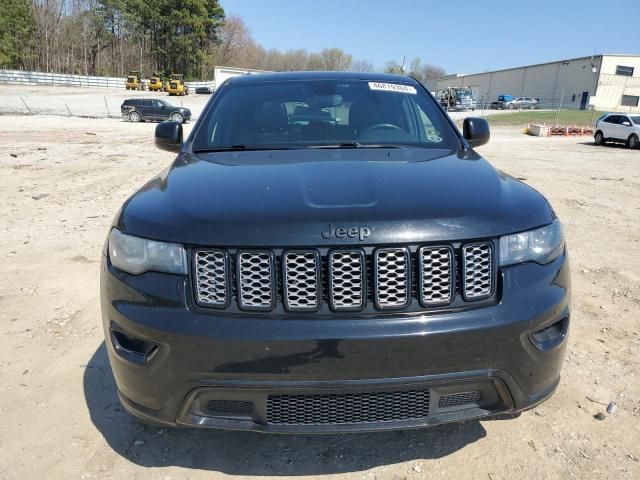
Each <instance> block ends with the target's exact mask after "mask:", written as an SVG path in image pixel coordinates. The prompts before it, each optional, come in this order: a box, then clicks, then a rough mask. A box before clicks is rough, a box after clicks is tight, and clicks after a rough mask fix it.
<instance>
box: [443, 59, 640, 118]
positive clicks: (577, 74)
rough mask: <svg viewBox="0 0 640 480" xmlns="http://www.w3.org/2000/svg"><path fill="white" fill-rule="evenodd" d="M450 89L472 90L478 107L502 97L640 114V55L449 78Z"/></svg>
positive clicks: (446, 83)
mask: <svg viewBox="0 0 640 480" xmlns="http://www.w3.org/2000/svg"><path fill="white" fill-rule="evenodd" d="M447 87H469V88H471V89H472V91H473V96H474V97H475V99H476V101H477V102H478V104H489V103H491V102H493V101H495V100H497V99H498V96H499V95H512V96H514V97H531V98H537V99H538V100H539V102H540V108H557V107H561V108H569V109H582V110H585V109H595V110H603V111H629V112H640V55H617V54H605V55H594V56H590V57H581V58H572V59H569V60H560V61H557V62H549V63H540V64H537V65H530V66H526V67H517V68H507V69H504V70H496V71H493V72H484V73H475V74H471V75H462V74H455V75H445V76H443V77H440V78H439V79H437V80H436V82H435V90H436V95H439V94H440V92H441V91H442V90H444V89H445V88H447Z"/></svg>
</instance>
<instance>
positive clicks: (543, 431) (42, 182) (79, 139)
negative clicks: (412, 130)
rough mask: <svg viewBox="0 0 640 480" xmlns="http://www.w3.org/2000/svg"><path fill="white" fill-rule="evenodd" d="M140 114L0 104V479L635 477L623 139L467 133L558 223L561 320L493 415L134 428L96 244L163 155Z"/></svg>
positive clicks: (638, 297) (639, 383)
mask: <svg viewBox="0 0 640 480" xmlns="http://www.w3.org/2000/svg"><path fill="white" fill-rule="evenodd" d="M153 129H154V126H153V125H152V124H130V123H126V122H121V121H119V120H115V119H106V120H86V119H75V118H62V117H44V116H34V117H29V116H0V169H1V170H0V178H1V179H2V180H1V181H0V214H1V218H2V224H1V227H2V232H1V235H0V255H1V257H2V262H1V263H0V342H1V343H0V378H1V379H2V389H3V391H2V394H1V395H0V478H2V479H21V480H22V479H31V478H47V479H65V480H66V479H72V478H83V479H85V478H136V479H146V478H154V479H157V478H162V479H178V478H180V479H182V478H209V479H210V478H222V477H223V476H225V475H241V476H257V477H274V476H307V477H309V478H317V477H320V476H323V478H324V476H325V475H326V476H330V477H332V478H338V477H339V478H351V479H356V478H357V479H361V478H362V479H375V478H392V479H396V478H397V479H404V478H409V479H412V478H459V479H466V478H474V479H478V478H479V479H493V480H497V479H508V478H536V479H543V478H563V479H564V478H577V479H591V478H593V479H595V478H598V479H600V478H616V479H620V478H628V479H632V478H640V378H639V377H640V323H639V320H638V318H639V314H640V255H639V254H638V251H639V250H640V226H639V225H640V151H629V150H626V149H623V148H617V147H604V148H600V147H595V146H594V145H593V144H592V143H591V141H590V139H588V138H587V139H585V138H550V139H541V138H533V137H526V136H524V135H522V134H521V133H520V131H519V130H518V129H515V128H510V127H502V128H499V129H495V130H494V135H493V139H492V141H491V142H490V143H489V144H488V145H487V146H484V147H481V149H480V150H481V152H482V153H483V154H485V155H486V156H487V157H488V158H489V159H490V160H492V161H493V163H494V164H495V165H496V166H497V167H499V168H501V169H504V170H506V171H507V172H508V173H510V174H512V175H514V176H517V177H521V178H523V179H525V180H526V181H527V182H528V183H530V184H531V185H533V186H534V187H536V188H538V189H539V190H540V191H541V192H543V193H544V194H545V195H547V196H548V198H550V200H551V201H552V203H553V205H554V207H555V209H556V211H557V213H558V214H559V216H560V217H561V218H562V219H563V221H564V224H565V228H566V234H567V237H568V242H569V246H570V249H571V256H572V266H573V283H574V300H573V318H572V321H573V323H572V327H571V332H570V348H569V353H568V356H567V359H566V362H565V367H564V376H563V379H562V382H561V384H560V386H559V389H558V391H557V393H556V394H555V395H554V396H553V397H552V398H551V399H550V400H549V401H547V402H546V403H544V404H542V405H541V406H539V407H538V408H536V409H535V410H533V411H530V412H527V413H524V414H522V415H521V416H520V417H518V418H515V419H510V420H494V421H480V422H478V421H470V422H467V423H464V424H453V425H445V426H440V427H434V428H431V429H427V430H420V431H407V432H394V433H383V434H359V435H336V436H320V437H307V436H269V435H259V434H250V433H236V432H219V431H201V430H197V431H196V430H186V429H176V430H165V429H156V428H144V429H143V428H141V427H139V426H138V425H137V424H136V423H134V422H133V421H132V420H131V419H130V418H129V417H128V416H127V414H125V412H123V411H122V409H121V408H120V406H119V405H118V400H117V398H116V395H115V387H114V382H113V377H112V375H111V371H110V368H109V365H108V362H107V359H106V355H105V349H104V345H103V336H102V329H101V326H100V312H99V302H98V295H99V293H98V272H99V260H100V251H101V247H102V244H103V241H104V238H105V235H106V233H107V230H108V227H109V224H110V222H111V219H112V217H113V216H114V214H115V212H116V211H117V209H118V207H119V206H120V204H121V203H122V202H123V201H124V200H125V199H126V198H127V196H128V195H129V194H131V193H132V192H133V191H134V189H136V188H137V187H138V186H140V185H141V184H142V183H143V181H145V180H146V179H148V178H149V177H151V176H152V175H153V174H155V173H157V172H159V171H160V170H162V169H163V168H164V167H165V166H166V165H167V164H168V163H169V162H170V161H171V159H172V155H171V154H168V153H164V152H161V151H158V150H156V149H154V148H153V146H152V132H153ZM610 401H615V402H616V403H617V405H618V408H617V411H616V412H615V413H614V414H611V415H610V414H607V413H604V419H603V420H598V419H596V418H594V415H596V414H598V413H600V412H605V410H606V404H607V403H608V402H610Z"/></svg>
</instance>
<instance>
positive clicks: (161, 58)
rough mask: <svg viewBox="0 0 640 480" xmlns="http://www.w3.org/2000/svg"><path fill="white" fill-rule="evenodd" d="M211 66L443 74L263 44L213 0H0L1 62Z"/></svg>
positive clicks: (204, 71)
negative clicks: (376, 64) (284, 49)
mask: <svg viewBox="0 0 640 480" xmlns="http://www.w3.org/2000/svg"><path fill="white" fill-rule="evenodd" d="M216 65H224V66H229V67H239V68H250V69H258V70H269V71H288V70H354V71H362V72H368V71H377V70H382V71H385V72H390V73H408V74H410V75H412V76H414V77H416V78H417V79H418V80H420V81H422V82H423V83H429V81H430V80H433V79H435V78H438V77H440V76H442V75H444V73H445V72H444V70H443V69H442V68H441V67H438V66H434V65H430V64H427V63H423V62H422V61H421V60H420V59H418V58H416V59H413V60H412V61H410V62H409V63H408V65H407V67H406V68H405V67H404V65H401V64H399V63H398V62H396V61H390V62H387V63H386V64H385V65H384V67H381V68H378V67H376V66H375V65H374V64H372V63H371V62H370V61H368V60H365V59H356V58H353V56H352V55H350V54H349V53H347V52H345V51H343V50H342V49H340V48H326V49H324V50H322V51H320V52H308V51H307V50H304V49H294V50H288V51H281V50H278V49H269V50H267V49H265V48H264V47H263V46H262V45H260V44H259V43H258V42H257V41H256V40H255V39H254V38H253V36H252V35H251V32H250V30H249V29H248V28H247V26H246V24H245V23H244V21H243V20H242V18H240V17H237V16H225V13H224V10H223V8H222V7H221V6H220V4H219V0H180V1H176V0H0V67H4V68H17V69H28V70H36V71H44V72H56V73H72V74H84V75H105V76H124V75H126V73H127V72H128V71H130V70H140V71H142V72H143V73H144V74H145V75H147V76H149V75H150V74H151V73H152V72H155V71H157V72H161V73H163V74H169V73H172V72H176V73H183V74H185V75H186V77H187V78H191V79H207V78H211V77H212V75H213V68H214V67H215V66H216Z"/></svg>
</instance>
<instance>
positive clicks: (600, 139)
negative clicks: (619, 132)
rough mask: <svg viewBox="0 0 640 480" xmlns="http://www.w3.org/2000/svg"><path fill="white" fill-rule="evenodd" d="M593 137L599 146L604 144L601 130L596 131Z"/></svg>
mask: <svg viewBox="0 0 640 480" xmlns="http://www.w3.org/2000/svg"><path fill="white" fill-rule="evenodd" d="M593 139H594V140H595V142H596V145H598V146H601V145H604V144H605V140H604V135H603V134H602V132H601V131H600V130H598V131H597V132H596V134H595V135H594V136H593Z"/></svg>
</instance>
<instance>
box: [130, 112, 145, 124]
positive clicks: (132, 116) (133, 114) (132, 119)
mask: <svg viewBox="0 0 640 480" xmlns="http://www.w3.org/2000/svg"><path fill="white" fill-rule="evenodd" d="M129 121H130V122H136V123H137V122H141V121H142V115H140V114H139V113H138V112H131V113H130V114H129Z"/></svg>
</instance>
